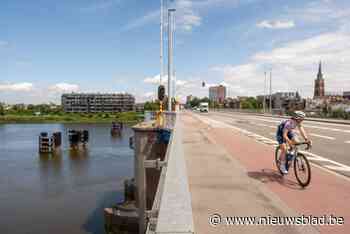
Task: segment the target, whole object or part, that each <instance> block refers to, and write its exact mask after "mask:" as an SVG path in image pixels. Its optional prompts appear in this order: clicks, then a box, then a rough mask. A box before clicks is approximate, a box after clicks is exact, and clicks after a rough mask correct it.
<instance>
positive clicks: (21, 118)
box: [0, 112, 144, 124]
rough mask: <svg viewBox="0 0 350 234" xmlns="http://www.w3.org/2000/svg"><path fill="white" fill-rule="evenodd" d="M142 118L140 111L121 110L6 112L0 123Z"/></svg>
mask: <svg viewBox="0 0 350 234" xmlns="http://www.w3.org/2000/svg"><path fill="white" fill-rule="evenodd" d="M143 118H144V116H143V114H142V113H138V112H122V113H98V114H84V113H81V114H75V113H74V114H70V113H69V114H68V113H59V114H46V115H28V114H6V115H0V124H6V123H111V122H113V121H115V122H123V123H137V122H139V121H142V120H143Z"/></svg>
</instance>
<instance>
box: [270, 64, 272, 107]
mask: <svg viewBox="0 0 350 234" xmlns="http://www.w3.org/2000/svg"><path fill="white" fill-rule="evenodd" d="M270 114H272V69H270Z"/></svg>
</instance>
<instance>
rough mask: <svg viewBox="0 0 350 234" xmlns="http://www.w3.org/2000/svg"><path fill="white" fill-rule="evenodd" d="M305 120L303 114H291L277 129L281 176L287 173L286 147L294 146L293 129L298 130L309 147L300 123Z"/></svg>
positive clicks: (299, 112)
mask: <svg viewBox="0 0 350 234" xmlns="http://www.w3.org/2000/svg"><path fill="white" fill-rule="evenodd" d="M304 119H305V113H304V112H302V111H295V112H293V115H292V118H290V119H287V120H283V121H282V122H281V123H280V124H279V125H278V128H277V134H276V138H277V142H278V144H279V146H280V150H281V154H280V162H281V164H280V170H281V172H282V173H283V174H287V173H288V171H287V169H286V153H287V149H288V148H287V147H288V146H289V147H293V145H294V144H296V143H297V142H296V140H295V134H294V129H296V128H298V129H299V132H300V135H301V136H302V137H303V138H304V139H305V141H306V142H307V143H308V144H309V145H311V144H312V143H311V141H310V140H309V139H308V137H307V135H306V132H305V129H304V127H303V126H302V124H301V123H302V122H303V120H304Z"/></svg>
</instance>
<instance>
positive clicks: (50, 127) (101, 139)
mask: <svg viewBox="0 0 350 234" xmlns="http://www.w3.org/2000/svg"><path fill="white" fill-rule="evenodd" d="M110 127H111V126H110V125H108V124H0V217H1V218H0V233H1V234H7V233H9V234H10V233H11V234H16V233H20V234H56V233H57V234H62V233H65V234H85V233H93V234H99V233H104V229H103V208H104V207H111V205H112V204H114V203H116V202H119V201H122V200H123V181H124V179H126V178H130V177H132V175H133V150H131V149H130V148H129V137H130V136H132V134H133V132H132V129H131V128H129V127H124V128H123V131H122V134H121V135H120V136H117V137H112V136H111V134H110ZM68 129H87V130H89V135H90V139H89V144H88V145H87V147H86V149H85V150H80V151H78V152H76V151H72V150H71V149H70V148H69V145H68V139H67V132H68ZM43 131H46V132H54V131H60V132H62V138H63V139H62V146H61V150H60V153H58V154H57V155H54V156H52V155H51V156H50V155H39V153H38V136H39V134H40V132H43Z"/></svg>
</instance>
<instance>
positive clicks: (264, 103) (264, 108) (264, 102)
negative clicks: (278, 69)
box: [263, 71, 266, 113]
mask: <svg viewBox="0 0 350 234" xmlns="http://www.w3.org/2000/svg"><path fill="white" fill-rule="evenodd" d="M264 74H265V80H264V101H263V111H264V113H265V112H266V71H265V72H264Z"/></svg>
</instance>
